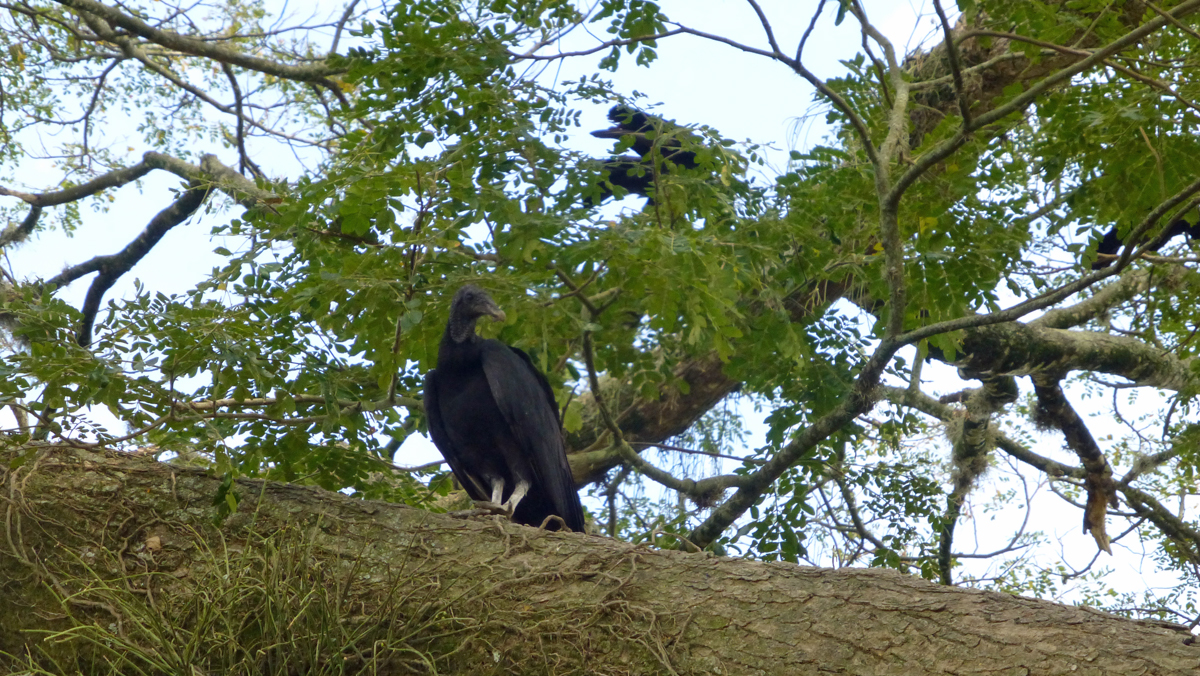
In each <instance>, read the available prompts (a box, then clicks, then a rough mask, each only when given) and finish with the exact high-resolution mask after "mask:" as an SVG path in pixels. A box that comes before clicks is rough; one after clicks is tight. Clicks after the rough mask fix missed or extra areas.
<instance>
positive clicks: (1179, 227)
mask: <svg viewBox="0 0 1200 676" xmlns="http://www.w3.org/2000/svg"><path fill="white" fill-rule="evenodd" d="M1176 235H1187V237H1188V239H1189V240H1195V239H1200V223H1197V224H1196V225H1191V224H1190V223H1188V222H1187V221H1185V220H1183V219H1182V218H1180V219H1177V220H1175V221H1173V222H1172V223H1171V225H1170V226H1168V227H1167V232H1166V233H1165V234H1164V235H1163V236H1162V237H1160V238H1159V239H1158V243H1157V244H1155V245H1154V246H1152V247H1150V251H1151V252H1154V251H1158V250H1159V249H1161V248H1163V247H1164V246H1166V245H1167V242H1170V241H1171V240H1172V239H1174V238H1175V236H1176ZM1124 245H1125V243H1124V242H1122V241H1121V237H1120V236H1119V235H1117V228H1116V226H1113V229H1112V230H1109V231H1108V232H1106V233H1104V238H1103V239H1101V240H1100V244H1099V246H1097V247H1096V253H1098V254H1108V255H1109V256H1116V255H1117V254H1119V253H1121V247H1122V246H1124ZM1115 262H1116V260H1115V258H1100V259H1098V260H1096V261H1094V262H1093V263H1092V269H1093V270H1103V269H1104V268H1107V267H1108V266H1110V265H1112V264H1113V263H1115Z"/></svg>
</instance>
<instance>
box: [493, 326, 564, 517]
mask: <svg viewBox="0 0 1200 676" xmlns="http://www.w3.org/2000/svg"><path fill="white" fill-rule="evenodd" d="M482 348H483V349H482V356H483V372H484V373H485V374H486V375H487V379H488V386H489V387H490V388H491V390H492V398H493V399H495V400H496V406H498V407H499V408H500V414H501V415H503V416H504V419H505V420H506V421H507V422H508V426H509V429H511V430H512V434H513V437H515V438H516V440H517V443H518V444H520V446H521V449H522V451H524V453H525V457H526V458H528V459H529V464H530V467H531V468H532V470H533V473H534V477H535V480H536V483H537V487H538V488H540V489H541V491H542V493H543V494H545V495H546V497H547V498H549V500H550V502H551V503H552V504H553V505H554V509H555V513H556V514H557V515H558V516H560V517H562V519H563V521H565V522H566V524H567V526H568V527H569V528H570V529H571V530H573V531H576V532H583V530H584V524H583V507H582V506H581V505H580V504H579V493H578V491H576V489H575V481H574V479H572V478H571V466H570V465H569V464H568V463H567V452H566V450H565V449H564V447H563V437H562V426H561V425H560V424H559V420H558V409H557V407H556V406H555V403H554V391H553V390H552V389H550V382H549V381H547V380H546V376H544V375H542V374H541V373H540V372H539V371H538V370H537V369H536V368H535V367H534V365H533V360H531V359H530V358H529V355H527V354H525V353H524V352H523V351H521V350H519V349H517V348H514V347H509V346H508V345H505V344H504V343H501V342H500V341H497V340H485V341H483V345H482Z"/></svg>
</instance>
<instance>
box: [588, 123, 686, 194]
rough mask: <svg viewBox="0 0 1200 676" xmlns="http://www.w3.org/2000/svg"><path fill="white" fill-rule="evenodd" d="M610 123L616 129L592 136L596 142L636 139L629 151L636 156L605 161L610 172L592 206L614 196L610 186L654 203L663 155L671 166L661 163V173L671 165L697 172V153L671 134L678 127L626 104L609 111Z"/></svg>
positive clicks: (595, 132)
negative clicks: (657, 157) (657, 159)
mask: <svg viewBox="0 0 1200 676" xmlns="http://www.w3.org/2000/svg"><path fill="white" fill-rule="evenodd" d="M608 119H609V120H610V121H611V122H612V123H613V124H614V125H615V126H614V127H612V128H610V129H602V130H599V131H594V132H592V136H595V137H597V138H611V139H616V140H620V139H622V138H625V137H626V136H632V137H633V145H632V146H630V149H631V150H633V152H635V153H637V157H634V156H632V155H619V156H617V157H614V158H612V159H610V160H607V161H605V163H604V169H605V171H607V172H608V176H607V182H606V183H605V182H602V183H601V184H600V191H601V192H600V198H599V199H598V200H591V199H589V200H587V202H588V203H589V205H591V204H594V203H597V202H601V201H604V200H605V199H608V198H609V197H612V196H613V190H612V187H611V186H620V187H621V188H624V189H625V191H626V192H631V193H635V194H638V195H641V196H643V197H650V198H651V199H653V196H652V192H653V186H654V171H655V167H654V161H655V157H654V154H655V153H658V154H660V155H661V156H662V157H663V158H664V159H666V160H667V161H668V162H669V164H668V163H660V165H659V171H662V170H663V169H669V168H671V165H676V166H680V167H685V168H687V169H695V168H696V167H697V166H698V165H699V163H698V162H697V161H696V153H694V152H692V151H690V150H683V144H682V143H680V141H679V137H678V135H677V134H675V133H672V132H673V131H674V130H677V129H678V127H677V125H675V124H674V123H671V122H665V121H663V120H662V119H660V118H657V117H652V116H650V115H647V114H646V113H643V112H642V111H640V110H637V109H635V108H631V107H629V106H626V105H624V104H617V105H615V106H613V107H612V108H611V109H610V110H609V111H608Z"/></svg>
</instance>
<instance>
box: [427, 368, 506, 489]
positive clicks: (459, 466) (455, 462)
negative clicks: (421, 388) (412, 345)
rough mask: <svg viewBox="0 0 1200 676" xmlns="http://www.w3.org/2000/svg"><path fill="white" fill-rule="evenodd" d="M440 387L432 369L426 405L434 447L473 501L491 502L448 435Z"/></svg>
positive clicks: (428, 377) (435, 372) (428, 382)
mask: <svg viewBox="0 0 1200 676" xmlns="http://www.w3.org/2000/svg"><path fill="white" fill-rule="evenodd" d="M438 387H439V383H438V376H437V369H430V370H429V373H426V374H425V401H424V405H425V419H426V420H428V421H429V436H430V437H431V438H432V439H433V445H434V446H437V449H438V450H439V451H441V453H442V457H443V458H445V459H446V463H447V464H449V465H450V471H452V472H454V476H456V477H458V481H459V483H461V484H462V485H463V490H465V491H466V492H467V495H469V496H471V499H472V500H490V499H491V494H490V493H488V491H487V489H486V488H485V487H484V486H481V485H479V483H478V479H476V478H475V476H474V475H473V474H471V473H470V472H468V471H467V468H466V466H465V465H464V464H463V462H462V458H461V457H459V454H458V450H457V448H456V447H455V445H454V442H453V441H451V440H450V435H449V434H447V433H446V426H445V423H443V422H442V410H441V409H440V408H438Z"/></svg>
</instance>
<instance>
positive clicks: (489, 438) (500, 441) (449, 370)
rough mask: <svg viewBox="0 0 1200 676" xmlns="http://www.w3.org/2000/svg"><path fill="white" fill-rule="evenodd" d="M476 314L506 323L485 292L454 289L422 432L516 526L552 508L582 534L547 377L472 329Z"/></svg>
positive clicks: (469, 486)
mask: <svg viewBox="0 0 1200 676" xmlns="http://www.w3.org/2000/svg"><path fill="white" fill-rule="evenodd" d="M484 316H488V317H492V318H493V320H496V321H503V320H504V312H503V311H501V310H500V308H499V307H497V306H496V303H495V302H494V301H493V300H492V298H491V296H489V295H488V294H487V293H486V292H485V291H484V290H483V289H480V288H479V287H477V286H473V285H470V284H468V285H467V286H464V287H462V288H461V289H459V290H458V293H456V294H454V300H453V301H451V303H450V320H449V321H448V322H447V323H446V333H445V334H444V335H443V336H442V342H441V345H440V346H439V347H438V363H437V368H436V369H433V370H431V371H430V372H429V373H428V374H426V376H425V415H426V417H427V418H428V420H429V435H430V436H431V437H433V443H434V444H435V445H437V447H438V450H439V451H441V452H442V455H443V456H445V458H446V461H447V462H448V463H450V469H452V470H453V471H454V476H455V477H457V478H458V481H459V483H461V484H462V486H463V488H464V489H466V491H467V494H468V495H470V496H471V498H472V499H473V500H475V501H476V502H478V503H483V506H487V507H489V508H492V509H496V510H499V511H503V512H504V513H506V514H509V515H511V516H512V519H513V521H516V522H517V523H523V524H526V525H529V526H541V525H542V524H543V522H545V521H546V517H548V516H551V515H555V516H558V517H559V518H561V519H562V520H563V522H564V523H565V524H566V525H567V527H568V528H570V529H571V530H573V531H577V532H582V531H583V530H584V525H583V507H582V506H581V505H580V504H579V493H578V492H576V490H575V482H574V480H572V478H571V468H570V466H569V465H568V464H567V454H566V451H565V450H564V448H563V437H562V426H561V423H560V422H559V419H558V409H557V407H556V406H555V403H554V392H553V391H552V390H551V389H550V383H549V382H548V381H547V380H546V376H544V375H542V374H541V373H540V372H538V370H537V369H536V368H534V366H533V361H532V360H530V358H529V355H527V354H525V353H524V352H523V351H521V350H519V349H517V348H515V347H510V346H508V345H505V344H504V343H502V342H500V341H498V340H484V339H482V338H480V337H479V336H477V335H476V334H475V320H477V319H479V318H480V317H484ZM546 526H547V528H550V529H552V530H557V529H558V526H559V524H558V523H557V522H556V521H554V520H553V519H552V520H551V521H550V522H549V523H547V524H546Z"/></svg>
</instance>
